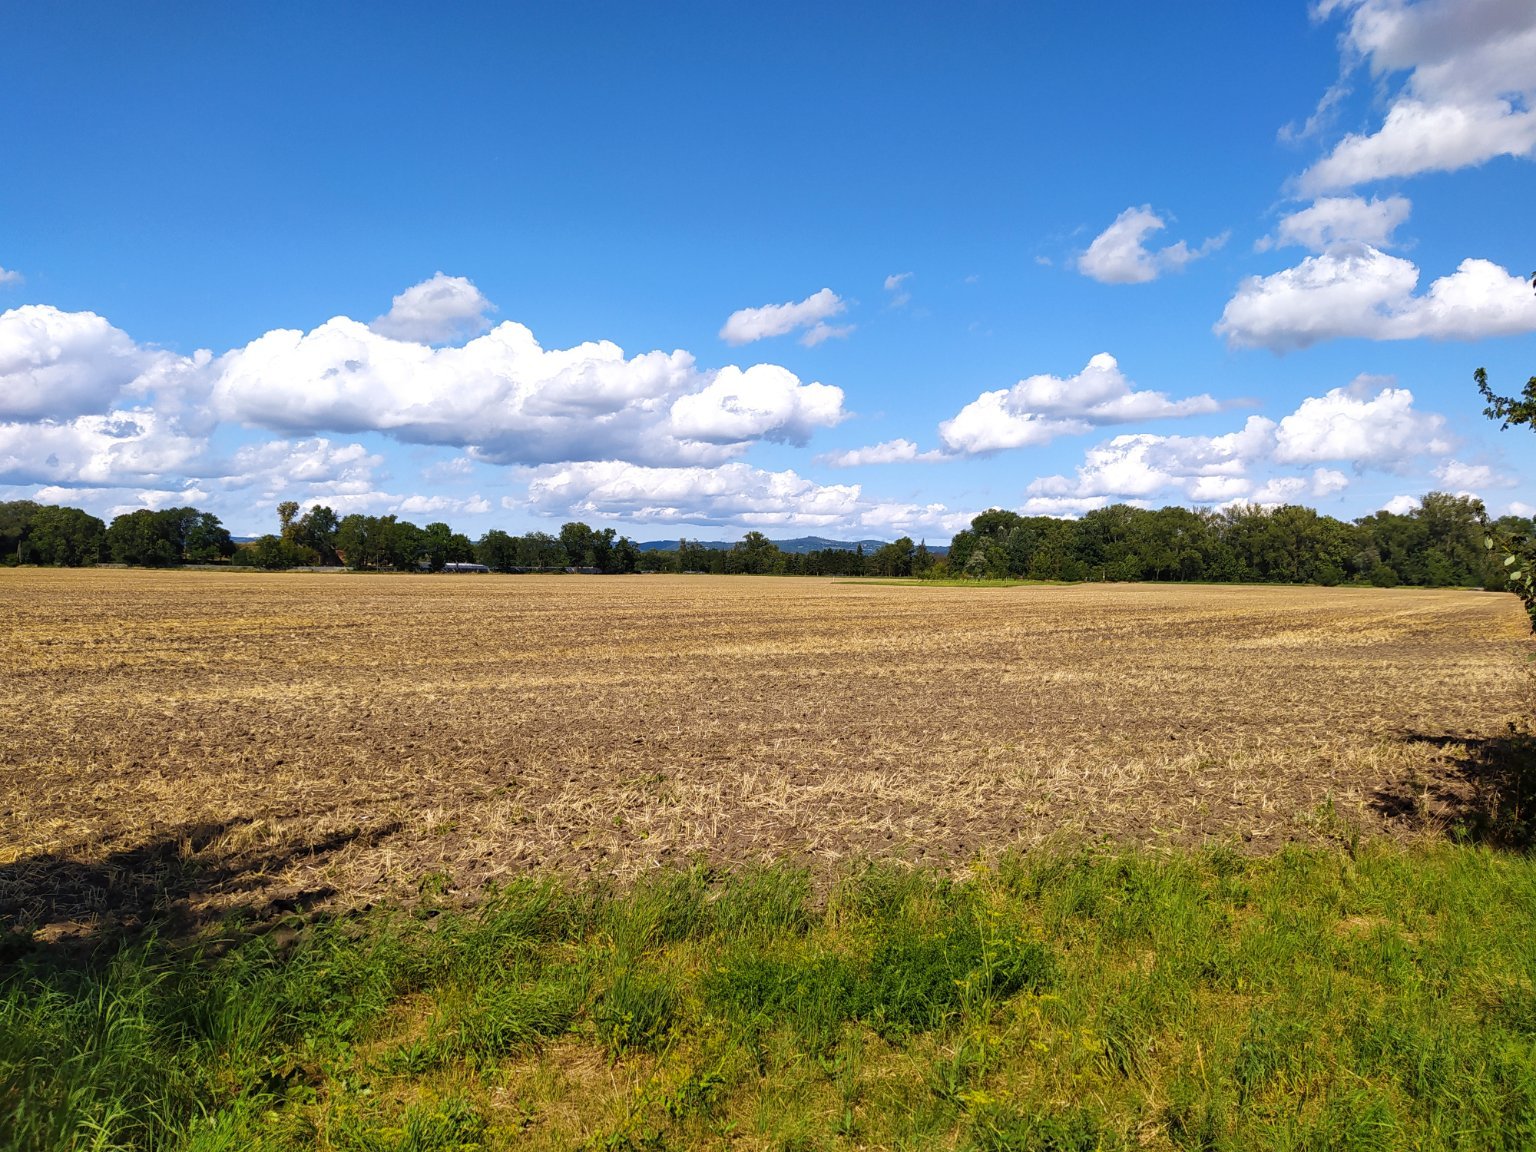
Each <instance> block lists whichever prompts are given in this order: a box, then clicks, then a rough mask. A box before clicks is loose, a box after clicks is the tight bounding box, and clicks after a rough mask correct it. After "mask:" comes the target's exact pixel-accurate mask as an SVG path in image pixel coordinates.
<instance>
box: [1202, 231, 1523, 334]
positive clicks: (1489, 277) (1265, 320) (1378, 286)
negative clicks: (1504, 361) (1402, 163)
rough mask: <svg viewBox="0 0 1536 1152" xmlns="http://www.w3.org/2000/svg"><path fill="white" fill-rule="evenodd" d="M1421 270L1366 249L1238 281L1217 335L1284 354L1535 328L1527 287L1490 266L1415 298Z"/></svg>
mask: <svg viewBox="0 0 1536 1152" xmlns="http://www.w3.org/2000/svg"><path fill="white" fill-rule="evenodd" d="M1418 280H1419V270H1418V268H1417V267H1415V266H1414V265H1413V264H1412V263H1411V262H1409V261H1408V260H1404V259H1403V258H1402V257H1400V256H1391V255H1388V254H1387V253H1385V252H1382V251H1381V250H1380V249H1377V248H1372V247H1370V246H1368V245H1364V246H1356V247H1351V248H1341V249H1339V250H1337V251H1329V252H1324V253H1322V254H1321V255H1317V256H1308V257H1307V258H1306V259H1304V260H1303V261H1302V262H1301V263H1300V264H1298V265H1296V266H1295V267H1294V268H1287V269H1284V270H1283V271H1280V272H1276V273H1274V274H1273V275H1270V276H1250V277H1248V278H1247V279H1246V280H1244V281H1243V282H1242V283H1241V284H1239V285H1238V289H1237V292H1236V293H1235V294H1234V295H1233V297H1232V299H1231V300H1229V301H1228V302H1227V306H1226V308H1225V309H1224V310H1223V311H1222V314H1221V319H1220V320H1219V321H1218V322H1217V324H1216V326H1215V330H1216V331H1217V332H1218V333H1219V334H1221V335H1223V336H1225V337H1226V338H1227V340H1228V342H1229V343H1231V344H1233V345H1246V346H1257V347H1265V348H1270V349H1273V350H1275V351H1287V350H1290V349H1295V348H1305V347H1307V346H1308V345H1311V344H1316V343H1318V342H1319V341H1323V340H1332V339H1338V338H1342V337H1358V338H1362V339H1367V340H1411V339H1416V338H1420V337H1428V338H1430V339H1436V340H1479V339H1483V338H1485V337H1489V336H1511V335H1516V334H1519V333H1524V332H1533V331H1536V296H1533V295H1532V293H1531V290H1530V285H1529V284H1527V283H1526V282H1525V280H1523V279H1522V278H1521V277H1519V276H1514V275H1512V274H1511V273H1509V272H1507V271H1506V270H1505V269H1503V268H1501V267H1499V266H1498V265H1497V264H1494V263H1491V262H1490V261H1487V260H1478V259H1467V260H1463V261H1462V262H1461V264H1460V265H1459V266H1458V267H1457V269H1456V271H1455V272H1453V273H1451V274H1450V275H1449V276H1442V277H1440V278H1439V279H1437V280H1435V281H1434V282H1433V283H1431V284H1430V286H1429V290H1428V291H1427V292H1423V293H1419V294H1415V292H1414V289H1415V287H1416V286H1417V285H1418Z"/></svg>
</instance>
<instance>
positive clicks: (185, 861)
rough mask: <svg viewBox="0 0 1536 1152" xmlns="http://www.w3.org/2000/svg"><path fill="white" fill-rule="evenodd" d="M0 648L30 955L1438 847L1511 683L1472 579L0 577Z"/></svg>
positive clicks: (1513, 643) (1524, 655) (14, 917)
mask: <svg viewBox="0 0 1536 1152" xmlns="http://www.w3.org/2000/svg"><path fill="white" fill-rule="evenodd" d="M0 636H3V644H0V684H3V686H4V702H5V707H4V709H3V712H0V916H3V917H4V918H5V919H6V920H9V921H10V922H11V923H12V924H13V925H15V926H17V927H20V928H23V929H26V930H28V931H33V930H36V931H38V932H41V933H45V934H48V933H51V934H55V935H66V936H67V935H69V934H70V933H72V932H77V933H78V932H88V931H90V930H92V928H93V926H96V925H98V924H99V922H100V921H102V920H104V919H106V920H110V919H112V918H114V917H117V918H119V919H122V920H126V921H128V922H130V923H131V922H132V920H133V918H134V917H136V916H140V915H143V914H145V913H146V912H147V911H148V910H150V909H151V908H155V907H158V908H159V909H160V910H162V911H164V910H166V909H168V908H171V907H172V906H174V905H177V904H178V903H179V904H180V905H181V906H183V907H184V908H185V909H186V910H187V911H189V912H190V913H193V914H204V913H206V914H212V913H214V912H217V911H220V910H228V909H231V908H244V909H247V910H249V911H251V912H252V913H253V914H258V915H260V914H262V913H263V912H270V911H273V910H277V911H284V910H291V909H293V908H297V907H300V906H303V905H307V904H312V903H318V902H323V903H327V904H332V905H352V904H359V903H363V902H367V901H373V900H378V899H381V898H396V897H399V896H402V895H406V894H409V893H414V892H416V891H417V890H418V888H419V886H421V885H422V884H424V883H425V884H427V885H430V886H432V887H433V889H434V890H444V889H445V890H447V891H448V892H450V893H462V894H464V895H465V896H466V897H467V896H469V895H472V894H473V893H474V892H477V891H479V890H480V889H481V887H482V886H483V885H484V884H485V883H486V882H487V881H494V880H498V879H505V878H507V877H509V876H515V875H522V874H526V873H528V872H530V871H532V870H535V869H540V870H542V869H553V870H556V871H559V872H561V873H564V874H569V875H580V874H583V873H588V874H590V873H597V874H600V875H611V876H615V877H617V878H620V879H622V878H625V877H627V876H631V875H633V874H635V873H637V872H639V871H642V870H647V869H652V868H655V867H657V866H659V865H665V864H677V863H683V862H685V861H687V860H688V859H690V858H693V857H697V856H702V857H704V858H707V859H709V860H712V861H717V862H722V863H741V862H745V861H752V860H759V859H766V858H773V857H782V856H786V855H788V856H792V857H798V858H802V859H804V860H806V861H807V862H809V863H810V864H811V865H812V866H813V867H816V868H828V869H830V868H835V867H837V866H838V865H840V864H842V863H845V862H847V861H848V860H849V859H851V858H853V859H856V858H859V857H867V856H897V857H901V858H904V859H909V860H913V861H918V862H934V863H943V864H949V863H959V864H963V863H964V862H966V861H967V860H971V859H973V858H975V857H976V856H977V855H978V854H981V855H985V854H988V853H992V852H995V851H999V850H1002V849H1004V848H1008V847H1028V846H1030V845H1032V844H1036V843H1039V842H1040V841H1042V840H1044V839H1047V838H1059V837H1063V836H1066V837H1074V838H1094V837H1100V836H1107V837H1112V838H1115V839H1118V840H1124V841H1134V842H1139V843H1145V844H1149V845H1165V844H1166V845H1176V844H1189V843H1204V842H1208V841H1211V840H1228V841H1231V842H1233V843H1235V844H1238V845H1240V846H1245V847H1249V848H1251V849H1253V850H1266V849H1271V848H1274V847H1276V846H1278V845H1279V844H1281V843H1283V842H1286V841H1289V840H1297V839H1302V840H1306V839H1317V838H1326V837H1330V836H1336V835H1338V834H1339V829H1340V828H1344V827H1347V828H1353V829H1358V830H1359V831H1361V832H1363V833H1364V834H1374V833H1388V834H1392V835H1401V836H1409V835H1424V834H1434V833H1436V832H1437V831H1439V830H1443V828H1444V826H1445V825H1446V823H1447V821H1448V820H1449V819H1451V818H1452V816H1453V809H1454V805H1455V804H1456V802H1457V801H1458V799H1459V798H1462V797H1463V796H1464V794H1465V792H1466V790H1467V789H1468V788H1469V787H1472V786H1473V785H1471V784H1469V783H1468V774H1467V771H1466V765H1467V763H1468V758H1469V756H1471V755H1472V754H1473V751H1474V750H1475V749H1476V748H1477V747H1478V746H1479V745H1480V744H1481V743H1483V742H1486V741H1490V740H1496V739H1497V738H1498V737H1499V735H1500V734H1501V733H1502V732H1504V731H1505V730H1507V726H1508V724H1509V723H1510V722H1511V721H1513V720H1516V719H1518V718H1519V717H1521V716H1522V715H1524V716H1527V717H1528V716H1529V715H1530V712H1531V700H1532V676H1531V672H1530V663H1529V657H1530V653H1531V647H1532V645H1531V641H1530V638H1529V636H1528V634H1527V631H1526V626H1525V620H1524V615H1523V613H1522V612H1521V611H1520V608H1519V605H1518V603H1517V602H1516V601H1515V599H1514V598H1513V597H1511V596H1504V595H1491V594H1485V593H1475V592H1438V591H1436V592H1431V591H1422V590H1392V591H1385V590H1377V589H1322V588H1289V587H1237V588H1234V587H1177V586H1169V585H1158V586H1154V585H1108V586H1105V585H1078V586H1063V587H1024V588H943V587H912V586H902V587H896V586H885V585H875V584H859V583H842V582H836V581H821V580H801V579H773V578H743V577H724V578H711V577H626V578H620V577H607V578H604V577H446V576H437V577H425V576H423V577H409V576H399V577H387V576H356V575H292V574H277V575H258V574H250V573H221V572H191V571H189V572H166V573H155V572H141V571H110V570H87V571H77V572H70V571H48V570H19V569H15V570H0ZM189 876H195V878H196V879H195V883H194V882H192V881H191V880H189V879H188V877H189ZM0 926H3V925H0Z"/></svg>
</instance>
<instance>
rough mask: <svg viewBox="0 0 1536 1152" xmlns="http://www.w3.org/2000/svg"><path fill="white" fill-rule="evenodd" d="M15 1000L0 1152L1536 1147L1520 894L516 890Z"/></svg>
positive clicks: (662, 879)
mask: <svg viewBox="0 0 1536 1152" xmlns="http://www.w3.org/2000/svg"><path fill="white" fill-rule="evenodd" d="M233 933H234V929H233V928H232V929H231V930H230V935H228V936H227V937H226V938H224V939H222V940H217V941H205V942H204V943H203V945H202V946H201V947H198V948H192V947H187V946H180V945H178V946H174V947H173V946H170V945H167V944H157V943H155V942H154V941H148V942H144V941H141V942H139V943H137V944H134V945H131V946H125V947H122V948H120V949H119V950H118V951H116V953H115V954H113V955H111V956H110V957H106V958H103V959H101V960H100V961H99V962H97V963H95V964H87V965H84V966H81V965H79V964H77V963H73V962H68V961H66V959H65V958H63V957H57V956H53V955H51V954H50V953H48V952H47V951H46V950H45V949H41V948H39V949H35V950H33V951H32V952H31V953H30V954H29V955H26V956H23V957H22V958H21V959H20V960H18V961H17V962H16V963H14V964H13V965H11V967H10V968H8V969H7V970H6V972H5V974H4V975H3V977H0V1146H3V1147H5V1148H15V1149H28V1150H38V1152H51V1150H55V1149H57V1150H63V1149H71V1150H73V1149H116V1148H143V1149H196V1150H199V1152H211V1150H214V1149H231V1150H233V1149H338V1150H340V1149H346V1150H359V1152H361V1150H386V1149H387V1150H395V1152H404V1150H412V1152H429V1150H443V1152H448V1150H455V1152H469V1150H473V1149H492V1148H509V1149H510V1148H540V1147H548V1148H572V1149H575V1148H593V1149H663V1148H691V1147H726V1146H742V1147H751V1148H770V1149H839V1148H857V1147H871V1146H873V1147H892V1148H909V1149H919V1148H935V1149H939V1148H943V1149H952V1148H966V1149H982V1150H1023V1149H1032V1150H1049V1149H1072V1150H1076V1149H1083V1150H1089V1149H1116V1148H1125V1149H1130V1148H1145V1147H1151V1148H1175V1149H1246V1148H1281V1149H1298V1150H1300V1149H1324V1148H1360V1149H1374V1148H1381V1149H1390V1148H1404V1147H1414V1148H1423V1149H1489V1148H1495V1149H1496V1148H1508V1149H1517V1148H1529V1147H1533V1146H1536V862H1533V860H1532V859H1531V858H1530V857H1528V856H1524V855H1519V854H1500V853H1497V852H1493V851H1490V850H1488V849H1485V848H1479V847H1457V846H1451V845H1444V846H1438V847H1434V848H1423V849H1417V850H1406V849H1401V848H1396V847H1392V846H1390V845H1387V844H1370V843H1368V844H1365V845H1363V846H1360V847H1359V848H1358V850H1356V851H1355V852H1354V853H1350V852H1348V851H1343V850H1340V851H1337V852H1327V851H1320V850H1301V849H1292V850H1288V851H1285V852H1283V853H1281V854H1280V855H1278V856H1275V857H1272V858H1263V859H1252V858H1246V857H1243V856H1241V855H1239V854H1237V853H1235V852H1231V851H1227V850H1221V849H1215V850H1210V851H1206V852H1203V853H1184V854H1173V855H1166V856H1164V855H1157V856H1154V855H1147V854H1138V853H1133V852H1121V851H1111V850H1101V851H1085V852H1081V853H1077V854H1060V853H1058V854H1033V855H1029V856H1021V857H1010V858H1006V859H1004V860H1002V861H1000V862H998V863H997V864H995V865H993V866H991V867H987V868H978V869H977V870H976V872H975V874H974V875H972V876H971V877H970V878H969V879H967V880H965V881H963V882H957V881H952V880H949V879H946V878H945V877H943V876H940V875H938V874H935V873H930V872H923V871H910V870H904V869H899V868H896V867H886V866H881V867H869V868H865V869H862V870H859V871H856V872H852V873H850V874H849V875H847V876H846V877H845V878H844V879H843V880H842V881H841V882H840V883H838V884H837V885H836V886H835V888H833V890H832V891H831V892H830V893H829V894H827V895H826V896H824V897H822V898H819V899H817V898H813V894H812V890H811V886H810V883H809V879H808V877H807V876H806V875H805V874H804V873H802V872H798V871H795V870H793V869H789V868H767V869H756V870H749V871H743V872H741V873H739V874H734V875H715V874H711V873H709V872H707V871H705V870H703V869H701V868H695V869H693V870H690V871H683V872H676V873H668V874H663V875H659V876H657V877H655V878H653V879H652V880H650V881H649V882H647V883H645V884H642V885H639V886H637V887H635V888H633V889H631V890H628V891H624V892H609V891H603V890H600V889H595V888H587V889H580V890H568V889H564V888H561V887H558V886H556V885H554V884H551V883H539V882H534V881H529V882H525V883H520V884H515V885H512V886H509V887H507V888H505V889H503V890H501V891H499V892H496V893H493V894H490V895H488V897H487V898H486V899H485V900H484V901H483V903H482V904H481V906H480V907H479V908H478V909H476V910H475V911H473V912H471V913H462V912H455V911H451V910H446V909H442V908H436V907H432V906H431V905H430V902H429V903H428V905H427V906H425V907H423V908H420V909H417V910H415V911H414V912H410V913H407V912H403V911H400V912H392V913H391V912H373V913H369V914H368V915H366V916H364V917H362V918H359V919H355V920H351V921H338V922H329V923H312V924H309V925H307V926H304V927H303V928H302V929H301V930H300V932H299V935H298V937H297V939H296V940H292V941H289V942H288V943H287V944H286V945H285V946H284V947H283V948H282V949H281V950H279V949H278V948H277V947H276V946H274V945H273V944H272V943H271V942H270V941H269V940H268V939H263V938H254V939H252V938H244V939H241V938H238V937H236V936H235V935H234V934H233Z"/></svg>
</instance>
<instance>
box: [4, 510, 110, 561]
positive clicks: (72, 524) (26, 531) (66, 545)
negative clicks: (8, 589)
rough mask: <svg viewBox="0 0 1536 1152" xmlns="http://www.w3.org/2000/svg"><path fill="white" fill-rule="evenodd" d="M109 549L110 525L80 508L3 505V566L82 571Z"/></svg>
mask: <svg viewBox="0 0 1536 1152" xmlns="http://www.w3.org/2000/svg"><path fill="white" fill-rule="evenodd" d="M105 547H106V525H105V524H103V523H102V522H101V521H100V520H98V519H97V518H96V517H94V516H91V515H88V514H87V513H85V512H82V511H81V510H80V509H78V508H65V507H60V506H57V505H53V504H35V503H33V502H32V501H30V500H14V501H10V502H7V503H0V563H5V564H46V565H52V566H55V567H62V568H79V567H83V566H85V565H89V564H95V563H96V562H97V561H98V560H100V559H101V556H102V551H103V549H104V548H105Z"/></svg>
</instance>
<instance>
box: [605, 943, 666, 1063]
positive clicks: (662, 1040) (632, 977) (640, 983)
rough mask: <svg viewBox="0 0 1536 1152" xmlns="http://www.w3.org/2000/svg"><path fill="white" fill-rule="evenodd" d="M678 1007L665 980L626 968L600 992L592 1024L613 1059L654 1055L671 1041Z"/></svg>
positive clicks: (644, 969) (655, 973)
mask: <svg viewBox="0 0 1536 1152" xmlns="http://www.w3.org/2000/svg"><path fill="white" fill-rule="evenodd" d="M680 1005H681V998H680V997H679V995H678V992H677V987H676V985H675V984H674V983H673V982H672V980H671V979H670V978H669V977H668V976H666V975H664V974H662V973H659V972H655V971H652V970H648V969H646V968H644V967H639V966H635V965H630V964H625V965H623V966H622V967H621V968H620V969H619V970H618V972H617V974H616V975H615V976H614V977H613V979H612V981H611V982H610V983H609V985H608V987H606V988H605V989H603V992H602V995H601V996H600V997H599V998H598V1001H597V1004H596V1006H595V1007H594V1008H593V1010H592V1022H593V1024H594V1025H595V1026H596V1028H597V1036H598V1039H600V1040H601V1041H602V1042H603V1043H604V1044H605V1045H606V1046H607V1048H608V1053H609V1055H610V1056H611V1057H613V1058H614V1059H617V1058H618V1057H620V1056H622V1055H624V1054H625V1053H626V1052H655V1051H657V1050H658V1049H660V1048H662V1047H664V1046H665V1045H666V1043H667V1042H668V1040H669V1039H670V1038H671V1034H672V1027H673V1025H674V1024H675V1023H676V1021H677V1017H678V1011H679V1008H680Z"/></svg>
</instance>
